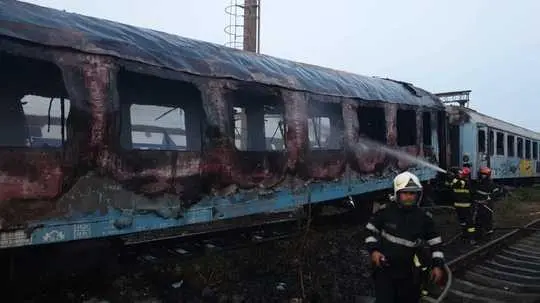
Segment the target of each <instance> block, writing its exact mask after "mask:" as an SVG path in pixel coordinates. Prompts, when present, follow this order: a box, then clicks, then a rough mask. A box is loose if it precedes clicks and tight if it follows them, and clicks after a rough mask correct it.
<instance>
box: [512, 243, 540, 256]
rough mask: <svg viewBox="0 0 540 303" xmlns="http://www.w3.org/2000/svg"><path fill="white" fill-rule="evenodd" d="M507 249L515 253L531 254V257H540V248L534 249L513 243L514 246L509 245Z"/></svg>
mask: <svg viewBox="0 0 540 303" xmlns="http://www.w3.org/2000/svg"><path fill="white" fill-rule="evenodd" d="M507 250H509V251H511V252H513V253H517V254H524V255H529V256H531V257H534V258H538V259H540V250H539V249H534V250H533V249H530V248H523V247H521V246H515V245H512V246H510V247H508V248H507Z"/></svg>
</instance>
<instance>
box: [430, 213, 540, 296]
mask: <svg viewBox="0 0 540 303" xmlns="http://www.w3.org/2000/svg"><path fill="white" fill-rule="evenodd" d="M448 267H449V269H450V270H451V272H452V273H451V276H450V279H449V281H448V283H447V285H446V288H445V291H443V292H442V293H441V294H440V296H439V297H438V298H436V299H435V298H430V297H428V298H425V301H427V302H450V303H454V302H494V303H500V302H513V303H517V302H529V303H534V302H540V220H535V221H533V222H531V223H529V224H527V225H525V226H524V227H521V228H516V229H512V230H511V231H509V232H507V233H505V234H504V235H502V236H499V237H497V238H495V239H494V240H492V241H490V242H488V243H486V244H484V245H482V246H480V247H477V248H475V249H473V250H472V251H470V252H467V253H465V254H462V255H460V256H458V257H456V258H454V259H452V260H451V261H450V262H449V263H448Z"/></svg>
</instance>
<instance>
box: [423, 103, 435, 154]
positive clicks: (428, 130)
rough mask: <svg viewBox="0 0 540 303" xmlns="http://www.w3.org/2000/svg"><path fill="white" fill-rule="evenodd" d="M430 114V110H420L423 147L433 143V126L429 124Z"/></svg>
mask: <svg viewBox="0 0 540 303" xmlns="http://www.w3.org/2000/svg"><path fill="white" fill-rule="evenodd" d="M432 115H433V114H432V113H431V112H430V111H424V112H422V136H423V140H422V142H423V143H424V146H425V147H430V146H432V145H433V126H432V125H431V116H432ZM426 121H427V122H426Z"/></svg>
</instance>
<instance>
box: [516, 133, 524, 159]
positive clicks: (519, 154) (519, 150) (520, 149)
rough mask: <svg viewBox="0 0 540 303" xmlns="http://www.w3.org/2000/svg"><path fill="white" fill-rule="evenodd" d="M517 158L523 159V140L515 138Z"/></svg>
mask: <svg viewBox="0 0 540 303" xmlns="http://www.w3.org/2000/svg"><path fill="white" fill-rule="evenodd" d="M517 157H518V158H523V139H522V138H519V137H518V138H517Z"/></svg>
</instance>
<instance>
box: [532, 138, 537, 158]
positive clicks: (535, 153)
mask: <svg viewBox="0 0 540 303" xmlns="http://www.w3.org/2000/svg"><path fill="white" fill-rule="evenodd" d="M532 148H533V154H532V156H533V159H534V160H537V159H538V142H533V145H532Z"/></svg>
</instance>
